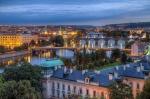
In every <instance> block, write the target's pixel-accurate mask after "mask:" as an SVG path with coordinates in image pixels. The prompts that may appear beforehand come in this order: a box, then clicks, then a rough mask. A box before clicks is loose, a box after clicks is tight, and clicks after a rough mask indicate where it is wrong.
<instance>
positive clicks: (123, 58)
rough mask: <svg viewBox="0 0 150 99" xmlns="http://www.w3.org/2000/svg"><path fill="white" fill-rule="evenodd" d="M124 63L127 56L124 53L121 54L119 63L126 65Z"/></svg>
mask: <svg viewBox="0 0 150 99" xmlns="http://www.w3.org/2000/svg"><path fill="white" fill-rule="evenodd" d="M126 62H127V55H126V53H125V52H123V53H122V54H121V63H123V64H126Z"/></svg>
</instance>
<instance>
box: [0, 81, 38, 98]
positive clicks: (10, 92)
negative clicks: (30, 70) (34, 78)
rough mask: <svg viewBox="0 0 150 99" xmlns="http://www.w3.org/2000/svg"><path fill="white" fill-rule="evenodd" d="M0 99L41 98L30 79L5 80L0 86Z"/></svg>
mask: <svg viewBox="0 0 150 99" xmlns="http://www.w3.org/2000/svg"><path fill="white" fill-rule="evenodd" d="M0 99H41V95H40V93H39V92H38V91H36V90H35V88H34V87H32V86H31V84H30V81H28V80H22V81H19V82H16V81H14V80H13V81H7V82H4V83H3V84H2V86H1V87H0Z"/></svg>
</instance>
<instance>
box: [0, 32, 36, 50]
mask: <svg viewBox="0 0 150 99" xmlns="http://www.w3.org/2000/svg"><path fill="white" fill-rule="evenodd" d="M32 40H34V41H35V42H37V41H38V36H37V35H32V34H0V45H1V46H5V47H7V48H11V49H13V48H14V47H19V46H21V45H22V44H25V43H26V44H29V43H30V42H31V41H32Z"/></svg>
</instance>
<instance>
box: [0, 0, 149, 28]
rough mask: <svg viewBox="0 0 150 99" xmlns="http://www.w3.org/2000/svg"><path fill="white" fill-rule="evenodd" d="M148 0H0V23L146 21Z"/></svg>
mask: <svg viewBox="0 0 150 99" xmlns="http://www.w3.org/2000/svg"><path fill="white" fill-rule="evenodd" d="M149 5H150V1H148V0H142V1H139V0H132V1H130V0H122V1H120V0H113V1H112V0H91V1H87V0H82V1H81V0H63V1H61V0H51V1H49V0H42V1H40V0H30V1H29V0H26V1H22V0H11V1H8V0H1V1H0V24H50V25H106V24H115V23H128V22H148V21H150V19H149V17H150V12H149V10H150V7H149Z"/></svg>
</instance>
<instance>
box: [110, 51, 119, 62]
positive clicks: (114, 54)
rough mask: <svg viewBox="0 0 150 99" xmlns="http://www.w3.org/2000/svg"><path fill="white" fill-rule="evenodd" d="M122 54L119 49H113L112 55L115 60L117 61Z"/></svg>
mask: <svg viewBox="0 0 150 99" xmlns="http://www.w3.org/2000/svg"><path fill="white" fill-rule="evenodd" d="M120 56H121V52H120V50H119V49H114V50H112V54H111V57H112V59H113V60H115V61H116V60H117V59H118V58H120Z"/></svg>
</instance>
